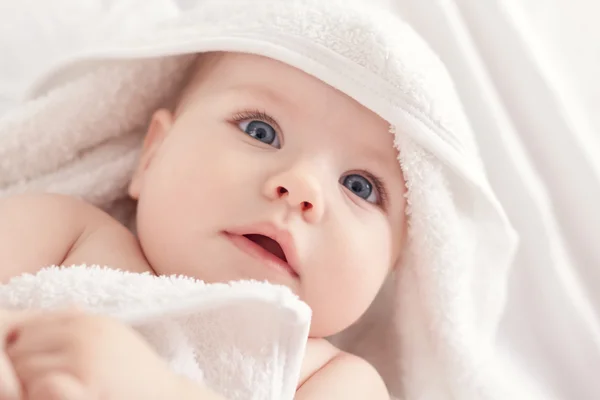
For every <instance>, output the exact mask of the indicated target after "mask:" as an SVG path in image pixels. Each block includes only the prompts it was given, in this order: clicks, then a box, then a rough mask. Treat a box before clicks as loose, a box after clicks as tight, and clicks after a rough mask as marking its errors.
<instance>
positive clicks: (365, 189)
mask: <svg viewBox="0 0 600 400" xmlns="http://www.w3.org/2000/svg"><path fill="white" fill-rule="evenodd" d="M341 184H342V185H344V186H345V187H346V188H347V189H348V190H350V191H351V192H352V193H354V194H355V195H357V196H358V197H360V198H362V199H365V200H367V201H369V202H371V203H377V201H378V199H377V196H376V192H375V191H373V185H372V184H371V182H370V181H369V180H368V179H367V178H365V177H364V176H362V175H358V174H350V175H346V176H345V177H343V178H342V180H341Z"/></svg>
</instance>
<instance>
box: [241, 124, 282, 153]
mask: <svg viewBox="0 0 600 400" xmlns="http://www.w3.org/2000/svg"><path fill="white" fill-rule="evenodd" d="M239 127H240V129H242V130H243V131H244V132H246V133H247V134H248V135H249V136H251V137H253V138H254V139H256V140H259V141H261V142H263V143H265V144H268V145H270V146H273V147H275V148H277V149H279V148H281V145H280V143H279V136H278V135H277V131H276V130H275V129H274V128H273V127H272V126H271V125H269V124H267V123H266V122H263V121H257V120H246V121H242V122H240V124H239Z"/></svg>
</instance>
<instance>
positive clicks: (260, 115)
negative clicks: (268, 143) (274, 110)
mask: <svg viewBox="0 0 600 400" xmlns="http://www.w3.org/2000/svg"><path fill="white" fill-rule="evenodd" d="M249 119H254V120H258V121H262V122H266V123H268V124H270V125H273V128H275V131H277V134H278V135H280V134H281V133H280V132H281V129H279V124H277V121H275V118H273V117H271V116H270V115H269V114H267V113H266V112H264V111H261V110H246V111H240V112H238V113H235V114H234V115H233V117H232V122H235V123H240V122H242V121H246V120H249Z"/></svg>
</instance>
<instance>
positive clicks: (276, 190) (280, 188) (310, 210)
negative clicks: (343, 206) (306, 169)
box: [265, 171, 324, 223]
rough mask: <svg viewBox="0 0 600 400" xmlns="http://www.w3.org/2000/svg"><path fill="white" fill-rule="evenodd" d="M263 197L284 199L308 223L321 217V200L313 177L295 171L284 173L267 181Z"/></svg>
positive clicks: (317, 184) (318, 188) (314, 221)
mask: <svg viewBox="0 0 600 400" xmlns="http://www.w3.org/2000/svg"><path fill="white" fill-rule="evenodd" d="M265 195H266V196H267V197H268V198H269V199H271V200H278V199H284V200H285V201H286V202H287V203H288V205H289V206H290V207H291V208H292V209H293V210H297V211H299V212H300V213H301V214H302V217H303V218H304V219H305V220H306V221H307V222H310V223H316V222H318V221H320V220H321V217H322V216H323V211H324V210H323V200H322V193H321V190H320V187H319V183H318V181H317V179H316V178H315V177H314V176H311V175H310V174H306V173H299V172H297V171H286V172H284V173H281V174H278V175H275V176H273V177H271V179H269V180H268V181H267V183H266V185H265Z"/></svg>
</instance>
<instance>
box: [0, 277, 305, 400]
mask: <svg viewBox="0 0 600 400" xmlns="http://www.w3.org/2000/svg"><path fill="white" fill-rule="evenodd" d="M72 306H78V307H81V308H83V309H84V310H87V311H89V312H92V313H99V314H102V315H109V316H112V317H115V318H118V319H120V320H122V321H124V322H125V323H127V324H130V325H131V326H133V327H134V328H135V329H136V330H137V331H139V332H140V333H141V334H142V335H143V336H144V337H145V339H146V340H147V341H148V342H149V343H150V344H151V345H152V346H153V348H154V349H155V350H156V351H157V353H158V354H159V355H160V356H162V357H163V358H164V359H165V360H167V361H168V362H169V364H170V366H171V367H172V368H173V370H174V371H175V372H177V373H180V374H182V375H184V376H187V377H189V378H190V379H193V380H195V381H197V382H199V383H203V384H206V385H208V386H209V387H210V388H212V389H214V390H215V391H216V392H218V393H220V394H222V395H223V396H225V398H227V399H228V400H242V399H243V400H248V399H257V400H258V399H260V400H286V399H287V400H292V399H293V398H294V395H295V392H296V385H297V383H298V378H299V374H300V367H301V364H302V359H303V357H304V350H305V347H306V341H307V338H308V330H309V325H310V315H311V312H310V309H309V307H308V306H307V305H306V304H305V303H303V302H302V301H300V300H299V299H298V298H297V297H296V296H295V295H293V294H292V293H291V291H290V290H289V289H287V288H284V287H280V286H275V285H271V284H268V283H262V282H254V281H244V282H234V283H231V284H205V283H203V282H201V281H197V280H194V279H191V278H185V277H177V276H171V277H156V276H154V275H150V274H138V273H129V272H122V271H118V270H114V269H109V268H100V267H98V266H93V267H85V266H76V267H69V268H59V267H50V268H45V269H43V270H41V271H40V272H39V273H37V274H36V275H23V276H19V277H16V278H13V279H12V280H11V281H10V282H9V283H8V284H5V285H0V307H2V308H5V309H17V310H23V309H57V308H64V307H72Z"/></svg>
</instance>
